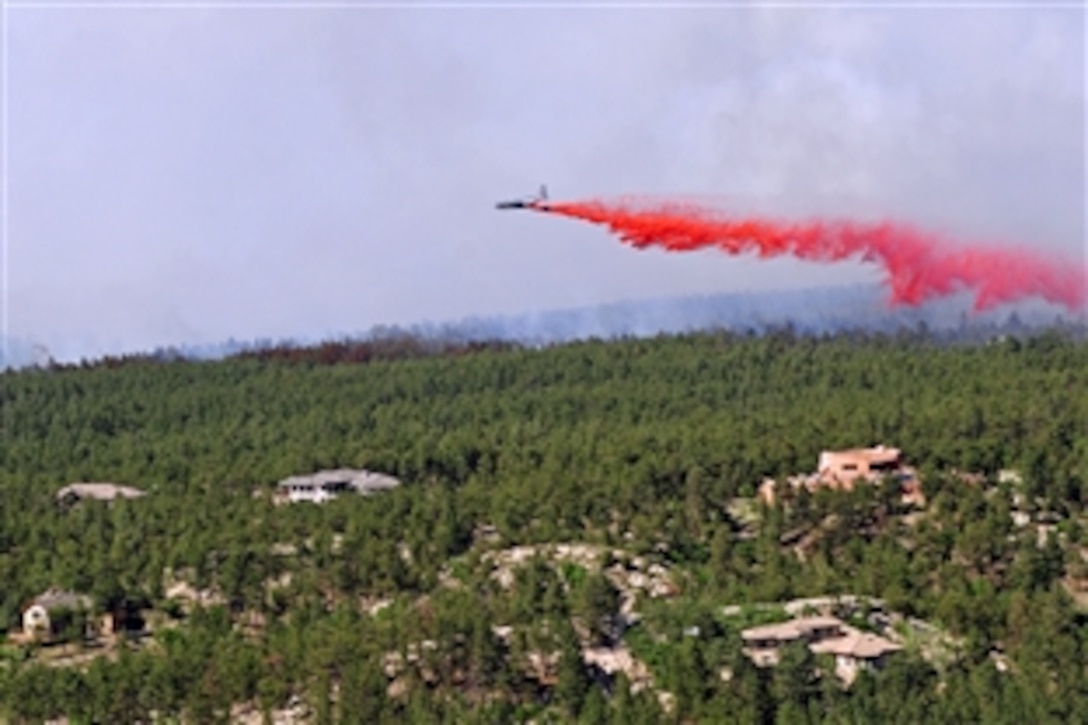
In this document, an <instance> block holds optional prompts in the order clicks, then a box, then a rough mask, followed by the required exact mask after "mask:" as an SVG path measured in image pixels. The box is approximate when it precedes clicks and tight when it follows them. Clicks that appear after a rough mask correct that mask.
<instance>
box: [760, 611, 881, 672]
mask: <svg viewBox="0 0 1088 725" xmlns="http://www.w3.org/2000/svg"><path fill="white" fill-rule="evenodd" d="M741 639H742V640H743V642H744V648H743V652H744V654H745V655H747V656H748V658H749V659H751V660H752V662H753V663H755V665H756V666H757V667H770V666H773V665H776V664H778V658H779V653H780V652H781V649H782V648H783V647H784V646H786V645H787V644H789V643H791V642H802V643H804V644H805V645H806V646H807V647H808V649H809V651H811V652H812V653H813V654H815V655H832V656H834V658H835V674H836V675H837V676H838V677H839V679H841V680H842V681H843V682H845V683H846V684H848V685H849V684H850V683H852V682H853V681H854V679H855V678H856V677H857V674H858V672H860V671H861V670H875V669H879V668H880V667H883V665H884V663H885V661H886V658H887V657H888V655H890V654H892V653H894V652H898V651H899V650H901V649H902V647H901V646H900V645H898V644H896V643H895V642H892V641H891V640H888V639H885V638H884V637H880V636H878V635H875V634H870V633H868V632H861V631H859V630H857V629H855V628H853V627H850V626H848V625H846V624H844V623H843V621H842V620H840V619H839V618H837V617H827V616H816V617H800V618H798V619H793V620H790V621H788V622H781V623H778V624H767V625H763V626H760V627H752V628H749V629H746V630H744V631H743V632H741Z"/></svg>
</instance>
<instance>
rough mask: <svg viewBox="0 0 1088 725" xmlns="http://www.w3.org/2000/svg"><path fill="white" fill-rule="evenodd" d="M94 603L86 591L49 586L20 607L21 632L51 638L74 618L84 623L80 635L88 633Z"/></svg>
mask: <svg viewBox="0 0 1088 725" xmlns="http://www.w3.org/2000/svg"><path fill="white" fill-rule="evenodd" d="M93 604H94V602H93V600H92V599H91V598H90V597H89V596H87V595H85V594H76V593H73V592H66V591H63V590H61V589H56V588H54V589H49V590H47V591H45V592H43V593H42V594H40V595H38V596H37V597H35V598H34V599H33V600H32V601H31V602H30V603H29V604H27V606H26V607H24V608H23V635H24V636H25V637H27V638H29V639H38V640H50V639H53V638H54V637H56V636H57V635H59V634H62V633H63V632H64V631H65V630H66V629H67V628H68V627H70V626H71V625H72V623H73V620H74V619H75V618H77V617H79V618H81V619H82V620H83V622H84V625H85V627H84V629H85V631H84V632H83V634H84V635H86V634H90V633H91V629H90V625H91V619H90V612H91V608H92V606H93Z"/></svg>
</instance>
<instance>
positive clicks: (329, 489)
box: [277, 468, 400, 503]
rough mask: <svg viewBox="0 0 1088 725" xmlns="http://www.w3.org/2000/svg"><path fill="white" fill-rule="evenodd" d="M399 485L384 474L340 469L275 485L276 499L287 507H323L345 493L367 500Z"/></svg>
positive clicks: (397, 480) (293, 477) (320, 472)
mask: <svg viewBox="0 0 1088 725" xmlns="http://www.w3.org/2000/svg"><path fill="white" fill-rule="evenodd" d="M399 485H400V480H399V479H397V478H395V477H394V476H390V475H388V474H385V473H375V472H373V471H367V470H355V469H351V468H340V469H336V470H331V471H318V472H317V473H313V474H310V475H308V476H290V477H288V478H285V479H283V480H282V481H280V482H279V484H278V485H277V498H279V499H281V500H286V501H289V502H290V503H298V502H300V501H310V502H312V503H324V502H326V501H331V500H332V499H334V498H336V497H338V496H340V495H342V494H345V493H356V494H359V495H363V496H369V495H372V494H374V493H377V492H379V491H384V490H387V489H390V488H396V487H397V486H399Z"/></svg>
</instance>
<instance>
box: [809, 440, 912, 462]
mask: <svg viewBox="0 0 1088 725" xmlns="http://www.w3.org/2000/svg"><path fill="white" fill-rule="evenodd" d="M901 454H902V451H900V450H899V449H898V448H889V447H887V446H885V445H884V444H883V443H882V444H880V445H878V446H874V447H873V448H848V449H847V450H844V451H824V452H823V453H822V454H821V455H820V461H821V463H824V462H830V461H832V460H834V461H843V460H846V461H867V462H869V463H870V464H872V463H895V462H896V461H898V460H899V458H900V455H901Z"/></svg>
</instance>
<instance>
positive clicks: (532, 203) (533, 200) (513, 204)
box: [495, 184, 548, 209]
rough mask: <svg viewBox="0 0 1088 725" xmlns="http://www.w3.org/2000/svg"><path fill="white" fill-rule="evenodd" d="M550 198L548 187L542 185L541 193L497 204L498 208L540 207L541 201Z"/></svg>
mask: <svg viewBox="0 0 1088 725" xmlns="http://www.w3.org/2000/svg"><path fill="white" fill-rule="evenodd" d="M547 200H548V187H547V186H545V185H544V184H541V185H540V193H539V194H538V195H536V196H534V197H529V198H527V199H515V200H513V201H500V202H499V203H498V204H496V205H495V208H496V209H539V208H542V205H541V202H544V201H547Z"/></svg>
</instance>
